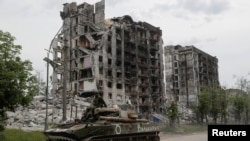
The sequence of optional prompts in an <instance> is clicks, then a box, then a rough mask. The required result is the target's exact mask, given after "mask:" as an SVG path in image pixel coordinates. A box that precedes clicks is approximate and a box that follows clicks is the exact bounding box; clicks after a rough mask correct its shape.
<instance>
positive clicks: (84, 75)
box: [80, 68, 93, 78]
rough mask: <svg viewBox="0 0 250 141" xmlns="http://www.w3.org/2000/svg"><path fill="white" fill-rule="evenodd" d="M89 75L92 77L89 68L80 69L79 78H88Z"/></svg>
mask: <svg viewBox="0 0 250 141" xmlns="http://www.w3.org/2000/svg"><path fill="white" fill-rule="evenodd" d="M90 77H93V74H92V69H91V68H88V69H84V70H81V71H80V78H90Z"/></svg>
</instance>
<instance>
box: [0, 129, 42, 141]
mask: <svg viewBox="0 0 250 141" xmlns="http://www.w3.org/2000/svg"><path fill="white" fill-rule="evenodd" d="M45 139H46V138H45V136H44V134H43V132H41V131H23V130H20V129H6V130H4V132H3V133H0V141H45Z"/></svg>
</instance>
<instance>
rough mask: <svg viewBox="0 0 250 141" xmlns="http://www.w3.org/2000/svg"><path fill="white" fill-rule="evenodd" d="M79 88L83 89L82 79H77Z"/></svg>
mask: <svg viewBox="0 0 250 141" xmlns="http://www.w3.org/2000/svg"><path fill="white" fill-rule="evenodd" d="M79 89H80V90H83V81H79Z"/></svg>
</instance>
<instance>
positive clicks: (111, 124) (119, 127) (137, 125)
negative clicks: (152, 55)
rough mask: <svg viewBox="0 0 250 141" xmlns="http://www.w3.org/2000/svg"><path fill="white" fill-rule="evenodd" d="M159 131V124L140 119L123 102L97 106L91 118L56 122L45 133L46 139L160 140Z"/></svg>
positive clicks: (84, 140) (53, 140) (67, 140)
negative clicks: (71, 121)
mask: <svg viewBox="0 0 250 141" xmlns="http://www.w3.org/2000/svg"><path fill="white" fill-rule="evenodd" d="M131 109H132V110H131ZM159 130H160V125H159V124H156V123H153V122H150V121H148V120H146V119H143V118H138V115H137V114H136V113H135V110H133V108H131V106H129V105H124V106H120V107H118V106H115V107H104V108H96V109H95V111H94V115H93V116H91V118H88V119H84V117H83V118H82V119H79V120H76V121H75V122H74V123H69V124H63V125H57V126H56V127H53V128H51V129H48V130H46V131H45V132H44V134H45V135H46V137H47V141H118V140H119V141H135V140H136V141H159V140H160V137H159V132H160V131H159Z"/></svg>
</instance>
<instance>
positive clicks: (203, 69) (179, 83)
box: [164, 45, 219, 107]
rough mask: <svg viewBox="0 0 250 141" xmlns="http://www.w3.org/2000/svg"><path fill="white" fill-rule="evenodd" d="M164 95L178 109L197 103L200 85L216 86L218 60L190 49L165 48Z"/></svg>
mask: <svg viewBox="0 0 250 141" xmlns="http://www.w3.org/2000/svg"><path fill="white" fill-rule="evenodd" d="M164 55H165V79H166V95H167V96H168V97H170V98H171V100H172V101H177V102H178V103H179V104H180V105H181V106H184V107H189V106H191V105H193V104H194V105H195V104H197V94H198V93H199V92H200V91H201V90H202V88H203V87H204V86H214V85H217V86H218V85H219V76H218V59H217V58H216V57H213V56H211V55H209V54H207V53H205V52H203V51H201V50H200V49H198V48H196V47H194V46H185V47H182V46H180V45H176V46H172V45H170V46H166V47H165V48H164Z"/></svg>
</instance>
